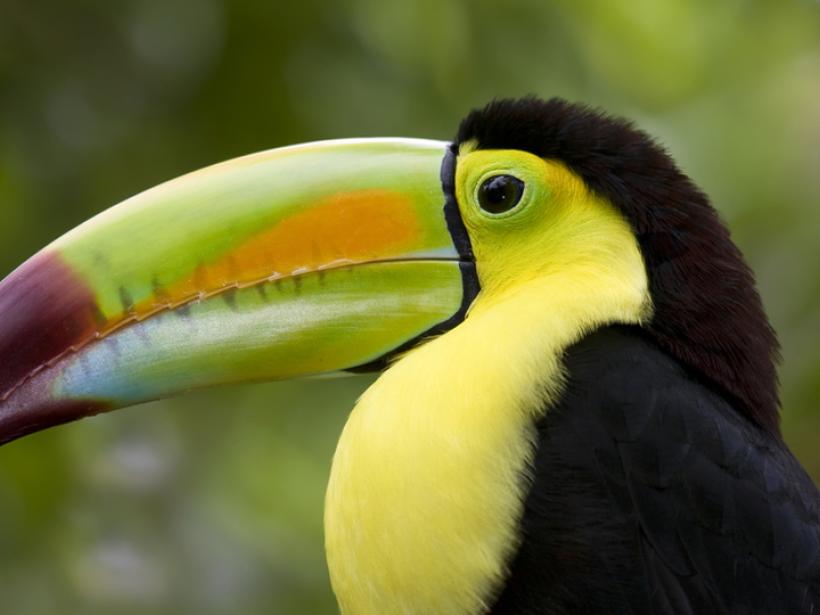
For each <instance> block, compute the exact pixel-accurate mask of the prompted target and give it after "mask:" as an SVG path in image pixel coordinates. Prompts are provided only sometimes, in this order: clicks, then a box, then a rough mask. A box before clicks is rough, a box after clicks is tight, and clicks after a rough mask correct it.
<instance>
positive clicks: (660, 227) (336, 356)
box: [0, 98, 778, 442]
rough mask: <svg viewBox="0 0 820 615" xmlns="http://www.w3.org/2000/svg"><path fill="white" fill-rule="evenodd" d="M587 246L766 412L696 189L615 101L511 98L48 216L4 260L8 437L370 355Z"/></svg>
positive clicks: (661, 335)
mask: <svg viewBox="0 0 820 615" xmlns="http://www.w3.org/2000/svg"><path fill="white" fill-rule="evenodd" d="M602 251H603V253H606V254H607V255H608V256H607V258H604V259H601V258H597V259H592V260H594V261H595V262H596V263H603V265H601V266H609V265H607V263H609V262H611V263H612V264H611V266H613V267H615V266H618V267H631V268H632V271H631V273H630V275H631V277H632V279H635V280H637V283H638V284H644V285H645V286H646V288H647V289H648V298H647V305H646V313H645V318H643V320H642V322H641V326H642V327H643V329H644V330H645V331H646V333H647V335H649V336H651V337H652V338H654V339H655V340H656V342H657V343H658V344H659V345H660V346H661V347H663V348H664V349H665V350H667V351H668V352H670V353H672V354H673V355H674V356H676V357H677V358H678V359H679V360H680V361H681V362H682V363H683V364H684V365H686V366H687V367H688V368H689V369H690V370H691V371H692V372H693V374H695V375H696V376H697V377H699V378H701V379H703V380H704V381H706V382H707V383H709V384H710V385H711V386H713V387H715V388H716V389H719V390H720V391H721V392H723V393H724V394H726V395H727V396H729V397H730V398H731V399H732V400H733V401H734V402H735V405H736V407H737V408H738V410H739V411H740V412H741V413H743V414H745V415H746V416H748V417H749V418H750V419H751V420H753V421H754V422H755V423H756V424H758V425H759V426H761V427H762V428H764V429H768V430H770V431H776V430H777V404H778V402H777V391H776V378H775V371H774V361H773V358H774V354H775V353H776V342H775V339H774V335H773V333H772V330H771V328H770V327H769V325H768V322H767V320H766V317H765V315H764V313H763V310H762V307H761V304H760V299H759V297H758V295H757V292H756V291H755V288H754V284H753V280H752V276H751V273H750V271H749V269H748V267H747V266H746V265H745V263H744V261H743V259H742V257H741V255H740V252H739V251H738V250H737V248H736V247H735V246H734V244H732V242H731V240H730V239H729V235H728V232H727V231H726V228H725V226H724V225H723V224H722V223H721V222H720V220H719V218H718V216H717V214H716V213H715V210H714V209H713V208H712V207H711V205H710V204H709V202H708V200H707V198H706V197H705V196H704V195H703V194H702V193H701V192H700V191H699V190H698V189H697V188H696V187H695V186H694V185H693V184H692V183H691V182H690V181H689V180H688V179H687V178H686V177H685V176H684V175H683V174H682V173H681V172H680V171H679V170H678V168H677V167H676V165H675V164H674V162H673V161H672V160H671V158H670V157H669V156H668V155H667V154H666V153H665V152H664V151H663V150H662V149H661V148H660V147H659V146H658V145H656V144H655V143H654V142H653V141H652V140H651V139H650V138H649V137H648V136H647V135H646V134H644V133H642V132H640V131H639V130H637V129H635V128H634V127H633V126H631V125H630V124H629V123H627V122H625V121H622V120H618V119H613V118H611V117H609V116H606V115H604V114H602V113H600V112H597V111H594V110H590V109H589V108H586V107H583V106H579V105H573V104H569V103H567V102H565V101H562V100H559V99H552V100H550V101H542V100H538V99H535V98H525V99H520V100H500V101H496V102H493V103H491V104H490V105H488V106H487V107H485V108H483V109H481V110H477V111H474V112H472V113H471V114H470V115H469V116H468V117H467V118H466V119H465V120H464V121H463V122H462V124H461V126H460V129H459V131H458V135H457V137H456V139H455V140H454V141H453V142H452V143H446V142H438V141H427V140H413V139H357V140H339V141H326V142H317V143H309V144H305V145H298V146H293V147H285V148H281V149H275V150H271V151H267V152H262V153H258V154H253V155H250V156H245V157H242V158H238V159H235V160H231V161H229V162H225V163H222V164H217V165H215V166H212V167H209V168H206V169H203V170H200V171H197V172H194V173H191V174H188V175H185V176H183V177H181V178H178V179H175V180H172V181H170V182H167V183H165V184H162V185H160V186H158V187H155V188H152V189H150V190H148V191H146V192H143V193H141V194H139V195H137V196H135V197H132V198H131V199H128V200H126V201H125V202H123V203H120V204H119V205H116V206H115V207H113V208H111V209H109V210H107V211H105V212H103V213H101V214H99V215H98V216H96V217H94V218H92V219H91V220H89V221H88V222H86V223H84V224H82V225H81V226H79V227H77V228H76V229H74V230H72V231H70V232H69V233H67V234H66V235H64V236H63V237H61V238H59V239H57V240H56V241H55V242H53V243H52V244H51V245H49V246H47V247H46V248H44V249H43V250H42V251H41V252H39V253H38V254H36V255H35V256H33V257H32V258H31V259H29V260H28V261H26V262H25V263H23V264H22V265H21V266H20V267H19V268H18V269H16V270H15V271H13V272H12V273H11V274H9V275H8V277H6V278H5V279H4V280H3V281H2V282H0V441H1V442H5V441H9V440H12V439H14V438H17V437H20V436H22V435H25V434H27V433H30V432H33V431H36V430H39V429H43V428H46V427H49V426H51V425H55V424H58V423H63V422H66V421H70V420H73V419H77V418H80V417H83V416H88V415H92V414H96V413H99V412H103V411H107V410H111V409H114V408H118V407H123V406H129V405H133V404H137V403H140V402H143V401H147V400H151V399H156V398H160V397H166V396H170V395H173V394H176V393H179V392H182V391H187V390H189V389H194V388H200V387H206V386H214V385H219V384H226V383H235V382H244V381H261V380H269V379H281V378H292V377H297V376H308V375H315V374H323V373H328V372H338V371H345V370H351V371H355V370H362V369H378V368H380V367H381V366H384V365H385V364H387V363H388V362H389V361H390V360H391V359H393V358H394V357H397V356H400V354H401V353H402V352H403V351H405V350H407V349H409V348H411V347H413V346H414V345H418V344H423V343H424V341H425V340H426V339H429V338H430V337H432V336H435V335H441V334H445V335H446V332H447V331H448V330H449V329H451V328H453V327H456V326H458V325H459V323H460V322H461V321H462V320H464V319H465V318H469V317H470V314H471V312H472V311H473V310H477V309H491V306H492V304H493V302H497V301H500V300H502V298H503V297H505V296H506V295H508V294H510V293H515V292H517V289H520V288H521V287H522V286H524V285H526V284H529V283H534V282H537V281H538V280H539V279H541V278H543V277H544V276H548V275H550V272H553V271H556V270H560V269H561V268H562V267H564V266H567V264H568V263H573V262H576V263H577V262H579V261H583V260H584V259H591V258H592V256H591V255H593V254H596V253H598V255H599V256H600V253H602ZM608 259H609V260H608ZM490 334H491V333H490Z"/></svg>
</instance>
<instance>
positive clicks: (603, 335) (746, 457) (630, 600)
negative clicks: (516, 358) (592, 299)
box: [492, 327, 820, 615]
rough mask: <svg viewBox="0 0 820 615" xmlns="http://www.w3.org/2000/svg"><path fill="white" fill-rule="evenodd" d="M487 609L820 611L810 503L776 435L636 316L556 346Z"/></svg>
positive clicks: (819, 543) (818, 544)
mask: <svg viewBox="0 0 820 615" xmlns="http://www.w3.org/2000/svg"><path fill="white" fill-rule="evenodd" d="M564 365H565V368H566V370H567V374H568V380H567V384H566V389H565V391H564V394H563V395H562V397H561V400H560V402H559V403H558V404H557V405H556V406H555V407H553V408H550V409H549V411H547V412H545V413H544V415H543V418H542V419H541V420H540V421H539V425H538V432H539V441H538V445H537V452H536V455H535V459H534V462H533V465H532V474H531V481H532V482H531V487H530V490H529V493H528V495H527V499H526V503H525V509H524V516H523V518H522V523H521V531H522V535H523V542H522V545H521V548H520V549H519V551H518V553H517V554H516V556H515V558H514V559H513V560H512V562H511V564H510V573H509V577H508V580H507V584H506V586H505V587H504V589H503V590H502V592H501V593H500V595H499V597H498V598H497V602H496V603H495V606H494V608H493V609H492V613H493V614H494V615H501V614H511V613H515V614H520V615H525V614H526V615H529V614H541V613H549V614H550V615H562V614H569V613H584V614H588V615H594V614H597V613H600V614H604V613H606V614H616V613H617V614H622V615H642V614H664V615H666V614H669V615H673V614H674V615H684V614H692V615H700V614H710V613H715V614H730V613H743V614H747V613H748V614H760V615H764V614H766V615H768V614H774V613H784V614H785V613H790V614H798V613H806V614H808V613H813V612H817V611H818V610H820V505H818V497H817V491H816V489H815V487H814V484H813V483H812V481H811V479H810V478H809V477H808V475H807V474H806V473H805V471H804V470H803V469H802V468H801V467H800V465H799V463H798V462H797V461H796V460H795V458H794V457H793V456H792V454H791V453H790V452H789V451H788V449H787V448H786V446H785V445H784V444H783V442H782V441H781V440H780V439H778V438H774V437H772V436H771V435H770V434H769V433H767V432H766V431H765V430H762V429H760V428H759V427H757V426H755V425H753V424H751V423H750V422H749V421H748V420H746V419H745V418H744V417H742V416H741V415H739V414H738V413H737V412H736V411H735V409H733V408H732V407H731V405H730V404H729V403H728V402H727V401H726V400H725V399H724V398H723V397H722V396H721V395H720V393H719V392H716V391H715V390H714V387H711V386H710V385H709V384H708V383H706V382H704V381H703V379H701V378H699V377H698V376H697V375H695V374H693V373H692V372H691V370H687V369H686V368H685V367H684V366H683V365H681V364H680V363H679V362H678V361H677V360H675V359H674V358H672V357H670V356H669V355H668V353H666V352H664V351H663V350H662V349H661V348H660V347H659V346H658V345H657V343H655V342H654V340H652V338H651V337H650V336H648V335H647V334H646V333H645V332H642V331H641V330H640V329H638V328H636V327H608V328H604V329H601V330H599V331H597V332H595V333H593V334H591V335H589V336H588V337H586V338H585V339H584V340H582V341H581V342H579V343H578V344H576V345H574V346H573V347H572V348H570V349H569V350H568V351H567V353H566V355H565V357H564Z"/></svg>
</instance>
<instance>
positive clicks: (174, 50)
mask: <svg viewBox="0 0 820 615" xmlns="http://www.w3.org/2000/svg"><path fill="white" fill-rule="evenodd" d="M529 92H534V93H536V94H539V95H542V96H552V95H561V96H565V97H568V98H570V99H575V100H583V101H586V102H589V103H592V104H595V105H600V106H603V107H605V108H607V109H609V110H611V111H613V112H616V113H620V114H623V115H627V116H629V117H631V118H633V119H635V120H636V121H637V122H638V123H639V124H640V125H642V126H643V127H645V128H647V129H648V130H649V131H650V132H652V133H654V134H656V135H657V136H658V137H659V138H660V139H661V140H662V141H663V142H664V143H666V144H667V145H668V146H669V148H670V149H671V151H672V152H673V153H674V155H675V156H676V158H677V159H678V160H679V161H680V163H681V164H682V166H683V167H684V168H685V169H686V170H687V171H688V172H689V173H690V174H691V175H692V176H693V178H694V179H695V180H696V181H697V182H698V183H699V184H700V185H701V186H702V187H704V188H705V189H706V191H707V192H708V193H709V194H711V195H712V197H713V199H714V201H715V203H716V205H717V206H718V208H719V209H720V210H721V212H722V214H723V215H724V216H725V218H726V219H727V220H728V221H729V223H730V225H731V227H732V229H733V232H734V237H735V239H736V240H737V242H738V243H739V244H740V246H741V247H742V249H743V250H744V252H745V253H746V255H747V256H748V258H749V260H750V261H751V263H752V266H753V267H754V269H755V270H756V271H757V274H758V279H759V283H760V288H761V291H762V294H763V296H764V300H765V302H766V304H767V307H768V310H769V313H770V315H771V317H772V319H773V321H774V323H775V326H776V328H777V329H778V331H779V332H780V336H781V340H782V342H783V356H784V364H783V369H782V384H783V400H784V430H785V433H786V436H787V439H788V441H789V443H790V444H791V446H792V447H793V448H794V450H795V452H796V453H797V455H798V456H799V457H800V458H801V460H802V461H803V463H804V464H805V465H806V466H807V467H808V468H809V470H810V471H811V472H812V474H813V475H814V476H815V477H816V478H820V448H818V446H817V443H816V442H817V435H818V433H819V432H820V347H819V346H818V339H820V305H819V304H820V275H818V274H819V273H820V206H818V205H820V4H818V2H817V1H816V0H814V1H810V0H803V1H800V0H763V1H754V0H727V1H724V2H711V1H708V0H667V1H665V2H655V1H654V0H635V1H633V2H628V3H627V2H607V1H605V0H598V1H590V0H576V1H571V0H555V1H553V2H544V1H543V0H510V1H508V2H504V3H501V2H492V1H490V0H481V1H475V2H466V1H459V0H419V1H416V2H401V3H393V2H384V1H382V0H344V1H341V2H336V3H329V2H327V3H324V2H319V0H301V1H300V2H270V1H265V0H243V1H239V0H237V1H235V2H229V1H227V0H196V1H189V2H184V1H181V0H179V1H176V0H175V1H170V0H121V1H119V2H95V1H93V0H74V1H73V2H57V1H56V0H53V1H51V2H49V1H47V0H39V1H38V0H34V1H30V0H0V276H2V275H5V274H6V273H8V272H9V271H11V270H12V269H13V268H14V267H15V266H16V265H17V264H19V263H20V262H21V261H22V260H23V259H25V258H26V257H27V256H29V255H30V254H32V253H33V252H35V251H36V250H37V249H39V248H40V247H42V246H43V245H44V244H46V243H47V242H48V241H50V240H51V239H53V238H55V237H57V236H58V235H60V234H61V233H63V232H65V231H66V230H67V229H69V228H71V227H73V226H74V225H76V224H78V223H79V222H81V221H83V220H84V219H86V218H88V217H89V216H91V215H93V214H94V213H96V212H98V211H100V210H101V209H103V208H105V207H106V206H108V205H110V204H113V203H116V202H118V201H120V200H122V199H123V198H125V197H127V196H129V195H131V194H133V193H135V192H138V191H140V190H142V189H144V188H146V187H149V186H152V185H154V184H156V183H158V182H161V181H163V180H165V179H168V178H171V177H174V176H176V175H179V174H181V173H183V172H185V171H188V170H191V169H195V168H197V167H201V166H203V165H206V164H208V163H212V162H216V161H218V160H222V159H225V158H229V157H233V156H236V155H239V154H243V153H247V152H250V151H254V150H259V149H265V148H269V147H273V146H278V145H283V144H288V143H294V142H300V141H306V140H311V139H320V138H333V137H343V136H368V135H407V136H418V137H434V138H447V137H450V136H452V135H453V133H454V131H455V128H456V125H457V122H458V120H459V119H460V118H461V117H462V115H463V114H464V113H465V112H466V111H467V110H468V109H469V108H470V107H472V106H475V105H479V104H482V103H484V102H486V101H487V100H488V99H490V98H492V97H494V96H509V95H521V94H525V93H529ZM367 383H368V379H367V378H363V377H356V378H349V379H340V380H318V381H305V382H297V383H281V384H270V385H263V386H253V387H251V386H248V387H242V388H234V389H229V390H220V391H207V392H202V393H198V394H195V395H190V396H188V397H185V398H182V399H177V400H173V401H167V402H162V403H155V404H151V405H149V406H146V407H141V408H135V409H130V410H125V411H121V412H118V413H116V414H115V415H112V416H107V417H101V418H97V419H91V420H86V421H83V422H80V423H77V424H74V425H71V426H67V427H64V428H61V429H59V430H56V431H52V432H46V433H42V434H38V435H35V436H32V437H29V438H27V439H24V440H22V441H19V442H16V443H14V444H12V445H10V446H7V447H4V448H2V449H0V596H2V607H0V608H2V610H3V612H4V613H9V614H12V615H16V614H28V613H36V614H48V613H60V614H62V615H66V614H73V613H83V614H94V613H143V612H150V613H169V614H170V613H226V614H227V613H231V614H234V613H262V612H275V613H319V612H333V611H334V609H335V606H334V601H333V597H332V595H331V593H330V587H329V582H328V579H327V572H326V570H325V565H324V555H323V550H322V536H321V519H322V498H323V490H324V485H325V481H326V479H327V474H328V470H329V464H330V458H331V455H332V452H333V447H334V442H335V439H336V437H337V435H338V433H339V431H340V429H341V426H342V424H343V423H344V420H345V415H346V412H347V410H348V409H349V408H350V407H351V406H352V404H353V402H354V400H355V398H356V395H357V394H358V393H359V392H360V391H362V390H363V389H364V388H365V387H366V386H367Z"/></svg>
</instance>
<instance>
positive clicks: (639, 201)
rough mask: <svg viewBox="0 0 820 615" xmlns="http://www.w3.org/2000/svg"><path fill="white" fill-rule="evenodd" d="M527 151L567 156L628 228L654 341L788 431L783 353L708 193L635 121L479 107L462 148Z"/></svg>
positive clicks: (764, 423) (532, 105) (768, 423)
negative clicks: (648, 297) (637, 251)
mask: <svg viewBox="0 0 820 615" xmlns="http://www.w3.org/2000/svg"><path fill="white" fill-rule="evenodd" d="M472 139H475V140H476V141H477V142H478V146H479V147H480V148H482V149H500V148H503V149H519V150H524V151H528V152H531V153H533V154H536V155H538V156H540V157H542V158H548V159H556V160H560V161H562V162H563V163H564V164H566V165H567V166H568V167H569V168H570V169H572V170H573V171H574V172H575V173H577V174H578V175H579V176H580V177H581V178H583V180H584V182H585V183H586V184H587V186H589V188H590V189H592V190H593V191H594V192H595V193H597V194H599V195H600V196H602V197H604V198H606V199H608V200H609V201H610V202H611V203H612V204H613V205H615V206H616V207H618V208H619V209H620V210H621V212H622V213H623V214H624V216H625V217H626V218H627V219H628V220H629V222H630V223H631V225H632V227H633V229H634V231H635V233H636V235H637V238H638V241H639V244H640V247H641V251H642V253H643V257H644V261H645V262H646V267H647V274H648V276H649V285H650V292H651V294H652V299H653V302H654V306H655V314H654V317H653V319H652V322H651V323H650V324H649V325H648V326H647V327H646V329H647V330H648V332H649V333H650V334H651V335H652V336H653V337H654V338H655V340H656V341H657V343H658V344H659V345H660V346H661V347H662V348H664V349H665V350H666V351H667V352H669V353H671V354H672V355H674V356H675V357H677V358H678V359H679V360H680V361H682V362H683V364H684V365H686V366H688V367H689V368H690V369H692V370H694V371H695V372H696V373H697V374H698V375H699V376H700V377H701V378H703V379H705V380H706V381H707V382H710V383H712V384H713V385H716V386H717V387H718V388H719V390H721V391H723V392H724V393H726V394H728V395H729V396H731V398H732V399H733V400H734V401H735V405H736V406H737V408H738V410H739V411H741V412H742V413H743V414H744V415H746V416H747V417H748V418H749V419H751V420H752V421H753V422H754V423H756V424H757V425H759V426H760V427H762V428H764V429H766V430H768V431H770V432H772V433H779V411H778V408H779V399H778V390H777V388H778V383H777V372H776V362H777V359H778V357H779V354H778V351H779V346H778V343H777V338H776V336H775V333H774V331H773V329H772V327H771V325H770V324H769V321H768V319H767V318H766V314H765V313H764V311H763V306H762V303H761V300H760V296H759V294H758V292H757V290H756V288H755V283H754V277H753V275H752V272H751V270H750V269H749V266H748V265H747V264H746V262H745V261H744V259H743V256H742V254H741V253H740V250H739V249H738V248H737V246H735V244H734V243H732V240H731V239H730V236H729V231H728V229H727V228H726V226H725V225H724V224H723V222H722V221H721V220H720V217H719V216H718V214H717V212H716V211H715V209H714V208H713V207H712V205H711V204H710V202H709V199H708V198H707V197H706V195H705V194H703V192H701V191H700V189H699V188H698V187H697V186H695V185H694V184H693V183H692V181H691V180H690V179H689V178H688V177H686V175H684V174H683V173H682V172H681V171H680V169H678V167H677V165H676V164H675V162H674V161H673V160H672V158H671V157H670V156H669V155H668V154H667V153H666V151H665V150H664V149H663V148H662V147H661V146H660V145H658V144H657V143H655V142H654V141H653V140H652V138H651V137H650V136H649V135H647V134H646V133H644V132H643V131H641V130H638V129H637V128H635V127H634V126H633V125H632V124H631V123H630V122H628V121H626V120H623V119H620V118H614V117H610V116H609V115H606V114H605V113H603V112H601V111H598V110H595V109H592V108H590V107H586V106H583V105H578V104H571V103H569V102H567V101H565V100H562V99H559V98H553V99H550V100H548V101H544V100H541V99H538V98H535V97H527V98H522V99H504V100H496V101H493V102H491V103H490V104H489V105H487V106H486V107H484V108H483V109H479V110H474V111H472V112H471V113H470V114H469V115H468V116H467V117H466V118H465V119H464V120H463V121H462V122H461V126H460V127H459V131H458V136H457V137H456V140H455V142H454V144H453V148H454V150H457V148H458V146H459V145H460V144H461V143H464V142H465V141H469V140H472Z"/></svg>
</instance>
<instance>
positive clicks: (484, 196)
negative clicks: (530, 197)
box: [478, 175, 524, 214]
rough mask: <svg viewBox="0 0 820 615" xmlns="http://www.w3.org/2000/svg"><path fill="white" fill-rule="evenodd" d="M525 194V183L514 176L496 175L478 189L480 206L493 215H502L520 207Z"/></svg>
mask: <svg viewBox="0 0 820 615" xmlns="http://www.w3.org/2000/svg"><path fill="white" fill-rule="evenodd" d="M522 194H524V182H522V181H521V180H520V179H518V178H517V177H513V176H512V175H494V176H493V177H490V178H488V179H486V180H484V183H483V184H481V187H480V188H479V189H478V204H479V205H481V209H483V210H484V211H488V212H490V213H491V214H500V213H503V212H505V211H509V210H511V209H512V208H513V207H515V206H516V205H518V201H520V200H521V195H522Z"/></svg>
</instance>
